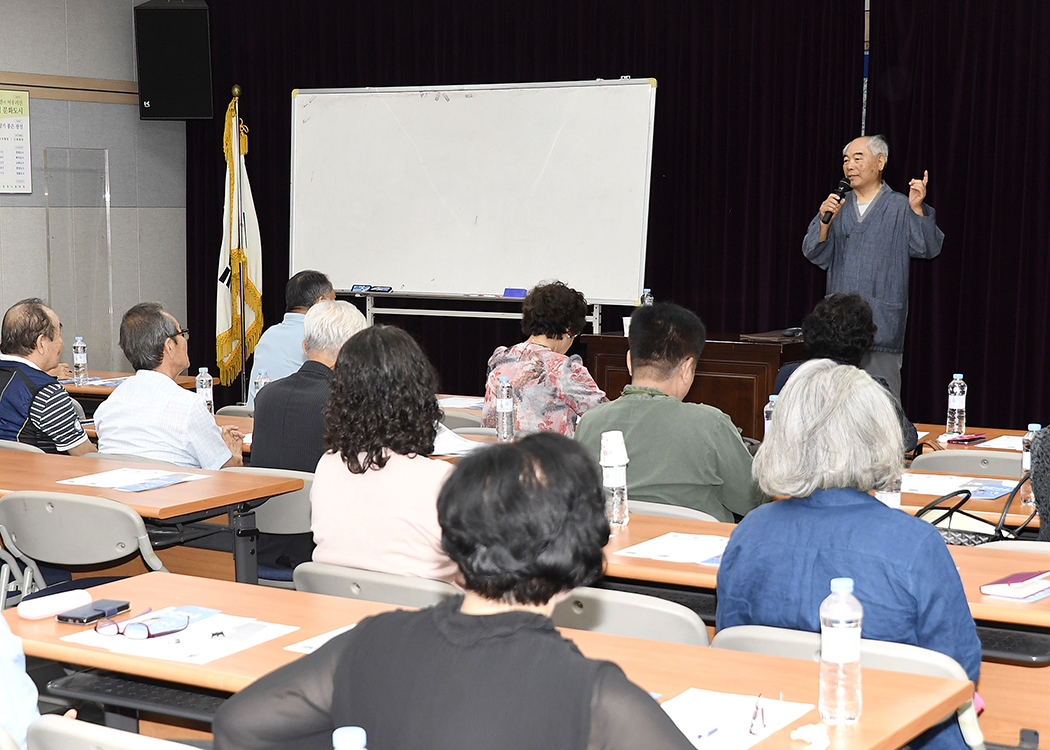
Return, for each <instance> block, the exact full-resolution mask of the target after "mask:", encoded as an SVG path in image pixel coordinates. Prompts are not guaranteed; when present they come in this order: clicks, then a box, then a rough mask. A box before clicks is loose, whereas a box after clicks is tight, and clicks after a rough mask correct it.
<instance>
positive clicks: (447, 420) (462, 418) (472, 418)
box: [441, 411, 481, 430]
mask: <svg viewBox="0 0 1050 750" xmlns="http://www.w3.org/2000/svg"><path fill="white" fill-rule="evenodd" d="M441 423H442V424H443V425H445V427H448V428H449V429H450V430H457V429H460V428H462V427H481V412H480V411H479V412H478V413H477V414H473V413H470V412H462V411H453V412H448V411H446V412H445V413H444V414H443V415H442V417H441Z"/></svg>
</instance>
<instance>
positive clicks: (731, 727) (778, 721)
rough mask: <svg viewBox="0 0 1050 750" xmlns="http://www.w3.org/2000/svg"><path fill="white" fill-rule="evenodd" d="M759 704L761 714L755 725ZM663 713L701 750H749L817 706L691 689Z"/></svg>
mask: <svg viewBox="0 0 1050 750" xmlns="http://www.w3.org/2000/svg"><path fill="white" fill-rule="evenodd" d="M756 700H757V701H758V703H759V706H760V708H761V711H760V714H759V718H758V720H756V721H755V722H754V723H752V719H753V717H754V716H755V702H756ZM663 709H664V711H666V712H667V715H668V716H670V717H671V720H672V721H674V723H675V724H676V725H677V726H678V728H679V729H680V730H682V734H684V735H685V736H686V737H688V738H689V741H690V742H692V743H693V747H696V748H698V749H699V750H746V748H749V747H751V746H752V745H754V744H755V743H756V742H758V741H760V740H763V739H765V738H766V737H768V736H769V735H771V734H773V732H776V731H777V730H779V729H782V728H784V727H786V726H787V725H788V724H790V723H792V722H793V721H796V720H798V719H799V718H801V717H802V716H803V715H805V714H806V713H807V712H809V711H810V710H812V709H813V705H812V704H810V703H791V702H788V701H781V700H777V699H775V698H767V697H766V696H762V697H761V698H759V697H758V696H755V695H736V694H734V693H716V692H714V691H711V690H701V689H699V688H689V689H688V690H686V691H685V692H684V693H682V694H681V695H676V696H675V697H674V698H671V699H670V700H668V701H666V702H665V703H664V704H663ZM763 721H764V724H765V726H764V727H763ZM752 727H753V728H754V729H755V734H751V729H752Z"/></svg>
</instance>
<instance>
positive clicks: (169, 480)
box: [55, 468, 208, 490]
mask: <svg viewBox="0 0 1050 750" xmlns="http://www.w3.org/2000/svg"><path fill="white" fill-rule="evenodd" d="M207 478H208V475H207V474H191V473H189V472H181V471H170V470H168V469H129V468H123V469H113V470H112V471H103V472H99V473H98V474H85V475H84V476H82V477H73V478H72V479H60V480H59V481H57V482H55V484H72V485H78V486H81V487H108V488H110V489H117V490H124V489H131V488H133V487H135V488H138V487H140V486H142V485H146V484H149V483H154V484H155V486H157V487H165V486H167V485H170V484H177V483H179V482H195V481H197V480H198V479H207Z"/></svg>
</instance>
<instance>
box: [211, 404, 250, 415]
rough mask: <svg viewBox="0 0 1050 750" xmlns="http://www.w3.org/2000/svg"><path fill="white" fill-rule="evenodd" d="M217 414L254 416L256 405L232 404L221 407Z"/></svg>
mask: <svg viewBox="0 0 1050 750" xmlns="http://www.w3.org/2000/svg"><path fill="white" fill-rule="evenodd" d="M215 415H216V416H218V417H254V416H255V407H254V406H248V405H247V404H230V405H229V406H223V407H222V408H220V409H219V410H218V411H217V412H215Z"/></svg>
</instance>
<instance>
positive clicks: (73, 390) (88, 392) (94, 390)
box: [62, 370, 197, 398]
mask: <svg viewBox="0 0 1050 750" xmlns="http://www.w3.org/2000/svg"><path fill="white" fill-rule="evenodd" d="M134 374H135V373H133V372H104V371H102V370H89V371H88V377H92V378H102V379H103V380H112V379H113V378H129V377H131V376H133V375H134ZM175 382H176V383H178V384H179V385H180V386H182V387H183V388H185V389H186V390H190V391H192V390H193V389H194V388H196V387H197V381H196V378H194V377H193V376H192V375H179V376H178V377H177V378H175ZM62 387H63V388H65V389H66V391H67V392H68V393H69V394H70V395H73V396H94V397H101V398H105V397H106V396H108V395H109V394H111V393H113V389H114V388H116V387H117V386H115V385H106V386H101V385H91V384H90V382H89V383H88V384H87V385H74V384H73V383H72V382H68V383H62Z"/></svg>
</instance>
